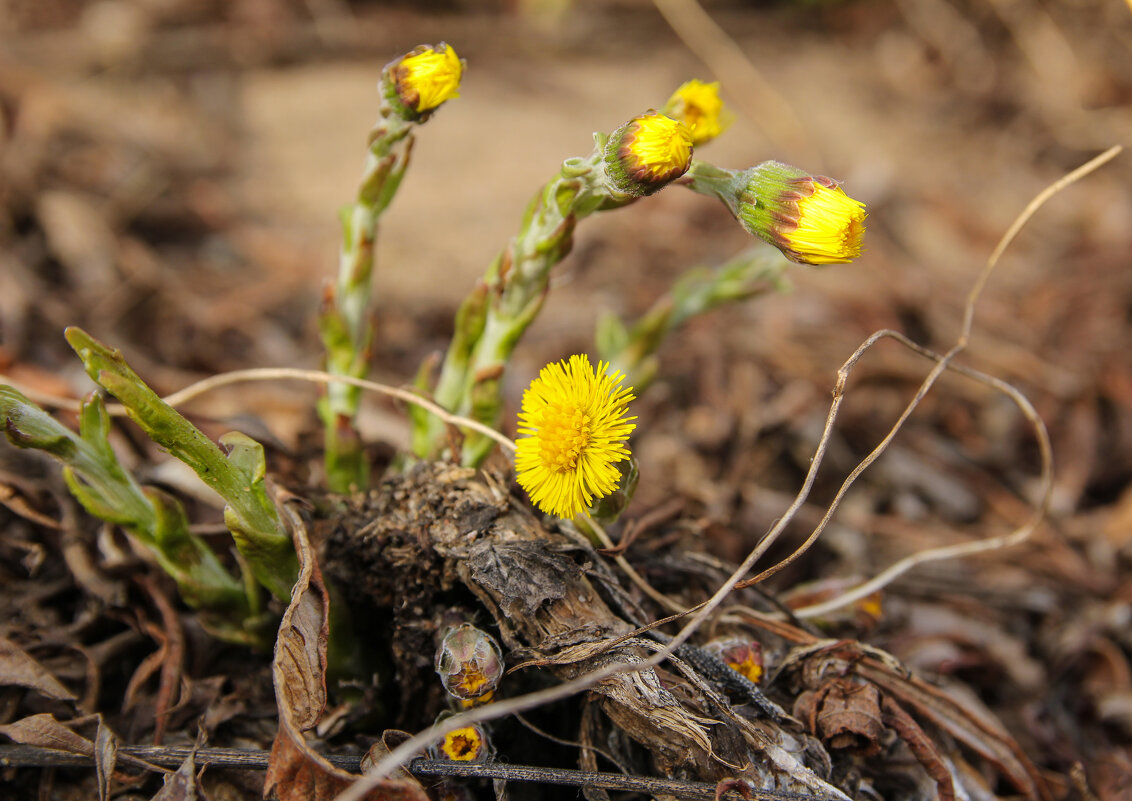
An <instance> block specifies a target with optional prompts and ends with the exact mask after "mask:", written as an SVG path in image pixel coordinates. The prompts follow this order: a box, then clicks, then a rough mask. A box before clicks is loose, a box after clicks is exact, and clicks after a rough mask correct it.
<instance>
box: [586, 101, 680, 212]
mask: <svg viewBox="0 0 1132 801" xmlns="http://www.w3.org/2000/svg"><path fill="white" fill-rule="evenodd" d="M691 164H692V134H691V132H690V131H689V130H688V126H686V125H684V123H682V122H679V121H677V120H674V119H672V118H671V117H666V116H664V115H663V114H657V113H656V112H655V111H649V112H648V113H646V114H644V115H642V116H640V117H635V118H633V119H631V120H629V121H628V122H627V123H625V124H624V125H622V126H621V127H620V128H618V129H617V130H616V131H614V132H613V133H612V134H610V136H609V140H608V141H607V142H606V144H605V169H606V173H607V174H608V176H609V180H610V183H611V184H612V185H613V188H614V189H615V190H617V191H618V192H621V193H623V194H626V195H631V196H633V197H643V196H644V195H651V194H652V193H653V192H657V191H659V190H661V189H663V188H664V187H665V186H667V185H668V184H669V183H671V182H672V181H675V180H676V179H677V178H679V177H680V176H681V175H683V174H684V173H686V172H687V171H688V167H690V166H691Z"/></svg>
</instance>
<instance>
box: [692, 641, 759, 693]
mask: <svg viewBox="0 0 1132 801" xmlns="http://www.w3.org/2000/svg"><path fill="white" fill-rule="evenodd" d="M706 650H707V651H708V653H711V654H714V655H715V656H717V657H719V658H720V659H721V660H722V661H723V662H724V663H725V664H726V665H727V667H729V668H731V669H732V670H734V671H735V672H736V673H738V674H739V675H741V676H743V677H744V678H746V679H747V681H749V682H751V683H752V684H758V683H759V681H760V680H761V679H762V677H763V648H762V645H761V644H759V643H758V642H756V641H754V640H749V639H744V638H741V637H728V638H726V639H722V640H714V641H712V642H709V643H708V644H707V646H706Z"/></svg>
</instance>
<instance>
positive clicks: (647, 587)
mask: <svg viewBox="0 0 1132 801" xmlns="http://www.w3.org/2000/svg"><path fill="white" fill-rule="evenodd" d="M583 516H584V517H585V520H586V524H587V525H588V526H589V527H590V528H591V529H592V530H593V532H594V533H595V534H597V538H598V539H599V540H601V546H602V547H603V548H605V549H612V548H613V547H614V546H613V540H611V539H609V535H608V534H606V533H605V529H604V528H602V526H601V524H600V523H598V522H597V521H596V520H594V519H593V517H591V516H590V515H589V513H583ZM613 561H614V562H616V563H617V566H618V567H619V568H621V569H622V570H623V571H625V575H626V576H628V577H629V580H630V581H632V582H633V583H634V584H636V585H637V586H638V587H640V588H641V592H643V593H644V594H645V595H647V596H648V597H650V598H652V599H653V600H654V601H656V602H657V603H658V604H660V605H661V606H662V607H663V608H665V609H667V610H668V611H669V612H683V611H684V609H685V607H684V604H681V603H677V602H676V601H674V600H672V599H671V598H669V597H668V596H667V595H665V594H664V593H663V592H661V591H660V590H658V589H656V588H655V587H653V586H652V585H651V584H649V583H648V581H646V580H645V577H644V576H642V575H641V574H640V573H638V572H637V571H636V569H635V568H634V567H633V566H632V565H631V564H629V560H627V559H626V558H625V557H624V556H622V555H621V554H619V553H615V554H614V555H613Z"/></svg>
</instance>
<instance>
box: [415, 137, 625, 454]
mask: <svg viewBox="0 0 1132 801" xmlns="http://www.w3.org/2000/svg"><path fill="white" fill-rule="evenodd" d="M604 146H605V138H604V137H600V136H599V137H597V144H596V146H595V148H594V152H593V153H592V154H591V155H590V156H589V157H587V158H573V159H568V160H567V161H565V162H564V163H563V165H562V169H561V171H560V172H559V173H558V175H556V176H555V177H554V178H553V179H552V180H551V181H550V182H549V183H547V184H546V186H544V187H543V189H542V191H540V192H539V193H538V195H536V196H535V198H534V200H532V201H531V204H530V206H529V207H528V208H527V212H526V214H525V215H524V216H523V221H522V225H521V227H520V229H519V233H518V234H516V236H515V237H514V239H512V240H511V242H510V244H509V245H508V246H507V248H506V249H505V250H504V251H503V252H502V253H501V254H500V255H499V256H498V257H496V259H495V261H494V262H492V264H491V266H490V267H489V268H488V270H487V272H486V274H485V275H484V278H483V281H482V282H481V283H480V284H479V285H478V286H477V287H476V289H475V290H473V291H472V293H471V294H470V295H469V296H468V297H467V298H466V299H465V300H464V302H463V304H462V305H461V307H460V311H459V313H458V315H457V327H456V331H455V333H454V335H453V338H452V343H451V345H450V346H449V348H448V352H447V354H446V355H445V359H444V363H443V366H442V367H441V370H440V377H439V380H438V382H437V384H436V388H435V390H434V397H435V399H436V401H437V403H439V404H440V405H441V406H443V407H445V408H446V409H450V410H452V411H453V412H455V413H457V414H460V415H464V416H467V417H471V418H472V419H474V420H477V421H479V422H481V423H484V424H486V425H489V426H493V427H496V426H498V425H499V419H500V414H501V403H500V379H501V377H502V375H503V371H504V368H505V366H506V364H507V361H508V359H510V357H511V353H512V352H513V351H514V349H515V345H516V344H517V343H518V341H519V339H520V338H521V337H522V335H523V332H524V331H526V329H527V326H529V325H530V323H531V321H532V320H534V318H535V317H536V316H537V315H538V312H539V310H540V309H541V308H542V304H543V301H544V299H545V297H546V291H547V286H548V284H549V281H550V271H551V269H552V268H553V267H554V266H555V265H556V264H558V263H559V262H560V261H562V259H564V258H565V257H566V255H567V254H568V253H569V252H570V248H571V246H572V245H573V234H574V228H575V226H576V225H577V221H578V220H579V219H580V218H582V217H585V216H587V215H589V214H592V213H593V212H595V211H597V210H599V209H606V208H619V207H620V206H624V205H627V204H628V203H631V202H632V201H633V200H634V199H635V198H633V197H632V196H630V195H626V194H624V193H620V192H617V191H616V190H614V189H613V188H612V187H610V186H609V185H608V181H607V177H606V174H605V170H604V164H603V149H604ZM414 428H415V429H417V430H418V431H419V432H423V433H422V434H421V435H420V436H418V437H416V444H417V455H419V456H422V457H426V456H430V455H434V453H435V451H436V450H437V449H438V448H439V447H441V446H443V444H444V442H445V429H444V425H443V423H441V422H440V421H438V420H436V418H435V417H432V416H426V415H424V414H415V415H414ZM491 446H492V443H491V440H489V439H487V438H485V437H481V436H477V435H469V437H468V439H467V441H466V443H465V447H464V455H463V461H464V463H465V464H479V463H480V462H481V461H482V460H483V458H484V457H486V455H487V453H488V452H489V451H490V449H491Z"/></svg>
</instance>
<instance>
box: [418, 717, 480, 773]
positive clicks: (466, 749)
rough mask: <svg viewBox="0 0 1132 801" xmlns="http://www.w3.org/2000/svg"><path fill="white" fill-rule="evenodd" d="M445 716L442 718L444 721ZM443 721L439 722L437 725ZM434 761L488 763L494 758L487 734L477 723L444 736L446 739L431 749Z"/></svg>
mask: <svg viewBox="0 0 1132 801" xmlns="http://www.w3.org/2000/svg"><path fill="white" fill-rule="evenodd" d="M443 717H444V716H442V717H441V719H443ZM441 719H438V720H437V723H439V722H440V720H441ZM429 756H431V757H432V758H433V759H447V760H450V761H452V762H474V763H480V762H487V761H488V760H489V759H490V758H491V756H492V747H491V742H490V740H488V737H487V732H485V731H484V730H483V728H482V727H481V726H479V725H477V724H475V723H473V724H472V725H470V726H464V727H462V728H459V729H456V730H454V731H450V732H448V734H446V735H444V739H443V740H441V741H440V742H439V743H437V744H436V745H435V746H433V747H431V748H429Z"/></svg>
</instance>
